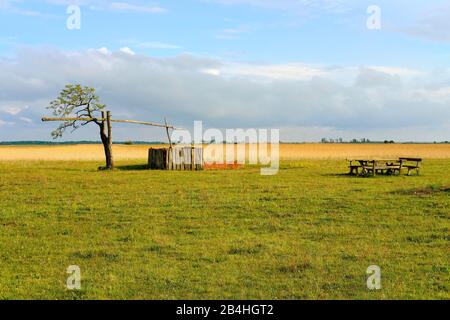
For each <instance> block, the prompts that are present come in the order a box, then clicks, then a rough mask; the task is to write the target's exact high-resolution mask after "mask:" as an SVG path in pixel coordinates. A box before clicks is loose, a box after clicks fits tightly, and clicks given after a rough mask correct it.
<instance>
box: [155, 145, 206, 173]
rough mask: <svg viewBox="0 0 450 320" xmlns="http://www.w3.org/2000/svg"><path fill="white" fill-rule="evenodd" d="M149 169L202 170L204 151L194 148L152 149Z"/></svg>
mask: <svg viewBox="0 0 450 320" xmlns="http://www.w3.org/2000/svg"><path fill="white" fill-rule="evenodd" d="M148 167H149V169H153V170H202V169H203V149H202V148H194V147H174V148H150V149H149V150H148Z"/></svg>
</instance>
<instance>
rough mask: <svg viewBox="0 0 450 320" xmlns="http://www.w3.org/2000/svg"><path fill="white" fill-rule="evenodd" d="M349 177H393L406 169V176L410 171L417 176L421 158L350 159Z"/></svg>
mask: <svg viewBox="0 0 450 320" xmlns="http://www.w3.org/2000/svg"><path fill="white" fill-rule="evenodd" d="M347 161H349V163H350V164H349V168H350V172H349V174H350V175H358V176H369V175H372V176H376V175H377V174H380V173H381V174H386V175H394V174H398V175H400V174H401V170H402V169H408V176H409V175H411V171H412V170H416V171H417V174H419V170H420V164H421V162H422V159H421V158H398V159H350V160H347Z"/></svg>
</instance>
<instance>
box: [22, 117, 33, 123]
mask: <svg viewBox="0 0 450 320" xmlns="http://www.w3.org/2000/svg"><path fill="white" fill-rule="evenodd" d="M19 119H20V120H22V121H23V122H27V123H32V122H33V120H32V119H30V118H27V117H20V118H19Z"/></svg>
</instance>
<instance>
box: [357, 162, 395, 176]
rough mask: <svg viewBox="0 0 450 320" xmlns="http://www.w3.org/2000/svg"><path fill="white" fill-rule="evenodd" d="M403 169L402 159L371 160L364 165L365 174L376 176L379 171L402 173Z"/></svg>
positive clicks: (363, 171)
mask: <svg viewBox="0 0 450 320" xmlns="http://www.w3.org/2000/svg"><path fill="white" fill-rule="evenodd" d="M401 169H402V161H401V160H397V159H395V160H391V159H389V160H386V159H385V160H370V161H368V163H367V164H365V165H363V166H362V174H363V175H366V176H367V175H373V176H376V175H377V174H378V173H382V174H390V175H393V174H396V173H398V174H400V172H401Z"/></svg>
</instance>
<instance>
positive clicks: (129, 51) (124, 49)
mask: <svg viewBox="0 0 450 320" xmlns="http://www.w3.org/2000/svg"><path fill="white" fill-rule="evenodd" d="M120 51H121V52H123V53H126V54H129V55H131V56H134V55H136V53H135V52H134V51H133V50H131V49H130V48H128V47H123V48H120Z"/></svg>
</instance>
